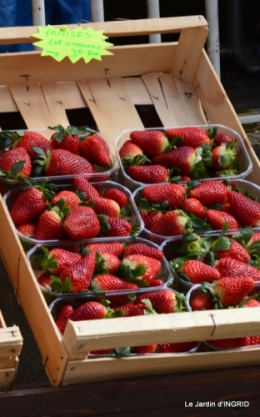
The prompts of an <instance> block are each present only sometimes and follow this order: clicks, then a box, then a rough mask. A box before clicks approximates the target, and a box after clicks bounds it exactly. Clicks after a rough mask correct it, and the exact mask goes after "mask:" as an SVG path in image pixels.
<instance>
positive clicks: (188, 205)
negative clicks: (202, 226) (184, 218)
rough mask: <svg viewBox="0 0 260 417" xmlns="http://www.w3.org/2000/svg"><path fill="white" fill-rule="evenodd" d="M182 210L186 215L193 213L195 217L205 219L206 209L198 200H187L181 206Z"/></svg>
mask: <svg viewBox="0 0 260 417" xmlns="http://www.w3.org/2000/svg"><path fill="white" fill-rule="evenodd" d="M181 209H182V210H183V211H185V213H188V214H189V213H193V214H194V216H196V217H198V218H199V219H203V218H204V217H205V208H204V206H203V204H202V203H201V202H200V201H199V200H198V199H197V198H192V197H190V198H186V199H185V200H184V202H183V203H182V205H181Z"/></svg>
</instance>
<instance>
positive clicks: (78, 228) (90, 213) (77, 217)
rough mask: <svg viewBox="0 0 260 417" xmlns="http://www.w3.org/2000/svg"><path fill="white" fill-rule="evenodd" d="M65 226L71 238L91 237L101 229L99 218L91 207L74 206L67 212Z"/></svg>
mask: <svg viewBox="0 0 260 417" xmlns="http://www.w3.org/2000/svg"><path fill="white" fill-rule="evenodd" d="M63 228H64V230H65V232H66V233H67V235H68V236H69V237H70V238H71V239H78V240H80V239H90V238H93V237H96V236H97V235H98V234H99V231H100V224H99V220H98V218H97V216H96V214H95V212H94V210H93V209H92V208H91V207H86V206H78V207H73V208H72V209H71V210H70V212H69V213H68V214H67V216H66V218H65V220H64V222H63Z"/></svg>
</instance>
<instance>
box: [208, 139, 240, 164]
mask: <svg viewBox="0 0 260 417" xmlns="http://www.w3.org/2000/svg"><path fill="white" fill-rule="evenodd" d="M211 158H212V162H211V164H210V167H211V168H214V169H216V170H219V169H225V168H229V167H231V166H232V165H233V164H234V161H235V158H236V150H235V148H234V144H233V143H224V144H222V145H220V146H216V147H215V148H213V149H211Z"/></svg>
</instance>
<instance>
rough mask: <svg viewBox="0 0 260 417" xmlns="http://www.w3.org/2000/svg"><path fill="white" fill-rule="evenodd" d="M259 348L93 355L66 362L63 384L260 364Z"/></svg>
mask: <svg viewBox="0 0 260 417" xmlns="http://www.w3.org/2000/svg"><path fill="white" fill-rule="evenodd" d="M259 352H260V349H259V348H255V347H252V348H246V349H244V350H243V349H237V350H236V349H233V350H230V351H227V352H217V351H215V352H214V351H212V352H198V353H193V354H192V353H186V354H185V353H179V354H165V355H160V356H159V355H156V354H155V355H147V356H139V357H138V356H136V357H131V358H121V359H113V358H98V359H97V358H96V359H87V360H85V361H81V362H77V361H71V362H69V363H68V367H67V369H66V373H65V375H64V379H63V382H62V383H63V385H65V384H73V383H74V382H75V381H77V382H79V383H81V382H91V381H102V380H103V381H105V380H110V379H111V380H112V379H115V378H116V379H119V378H125V376H126V375H127V376H128V377H129V378H131V377H138V376H143V375H160V374H167V373H177V372H191V371H199V370H200V371H203V370H207V369H209V368H210V369H220V368H222V367H224V368H225V367H226V366H228V367H229V368H233V367H237V366H239V367H241V366H251V365H257V364H259V363H260V356H259Z"/></svg>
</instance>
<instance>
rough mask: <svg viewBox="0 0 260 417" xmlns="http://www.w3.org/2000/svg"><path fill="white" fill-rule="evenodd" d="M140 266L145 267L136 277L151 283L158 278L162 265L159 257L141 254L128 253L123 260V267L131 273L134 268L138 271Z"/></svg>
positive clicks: (126, 271)
mask: <svg viewBox="0 0 260 417" xmlns="http://www.w3.org/2000/svg"><path fill="white" fill-rule="evenodd" d="M139 266H143V268H142V269H141V270H140V273H138V272H137V273H136V279H137V280H143V281H145V282H146V283H147V284H149V285H150V282H151V281H152V280H154V279H155V278H156V276H157V275H158V273H159V272H160V270H161V267H162V265H161V262H160V261H159V260H158V259H154V258H150V257H149V256H145V255H140V254H132V255H128V256H126V257H124V258H123V260H122V262H121V268H123V269H124V272H125V273H127V274H129V275H130V274H131V272H132V270H134V271H137V267H139Z"/></svg>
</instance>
